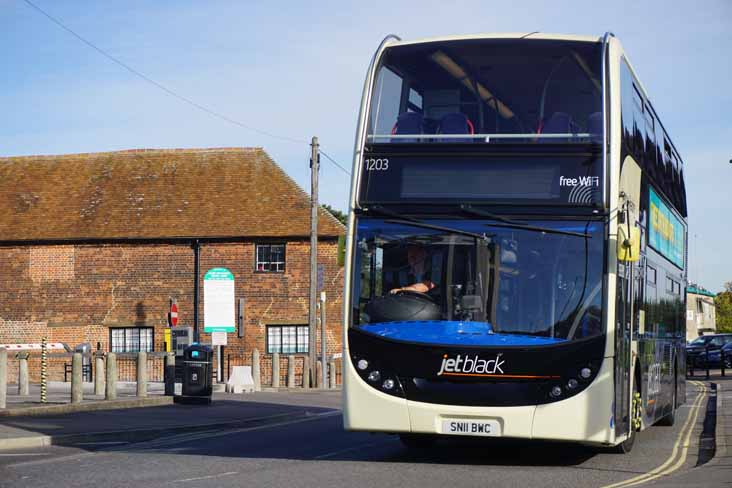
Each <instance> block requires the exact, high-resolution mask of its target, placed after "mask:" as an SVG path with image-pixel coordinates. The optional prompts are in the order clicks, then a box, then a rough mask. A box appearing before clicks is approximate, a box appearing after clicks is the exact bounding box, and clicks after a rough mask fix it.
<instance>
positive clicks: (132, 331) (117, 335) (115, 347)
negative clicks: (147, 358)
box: [109, 327, 154, 352]
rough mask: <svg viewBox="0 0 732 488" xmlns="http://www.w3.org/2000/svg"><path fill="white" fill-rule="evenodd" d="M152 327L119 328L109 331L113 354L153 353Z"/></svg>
mask: <svg viewBox="0 0 732 488" xmlns="http://www.w3.org/2000/svg"><path fill="white" fill-rule="evenodd" d="M153 331H154V329H153V328H152V327H119V328H114V329H109V344H110V351H111V352H140V351H143V352H152V351H153V350H154V349H153Z"/></svg>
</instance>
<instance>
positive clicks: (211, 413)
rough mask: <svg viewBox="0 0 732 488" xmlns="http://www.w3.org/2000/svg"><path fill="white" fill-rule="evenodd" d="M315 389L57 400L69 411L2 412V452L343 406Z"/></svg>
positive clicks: (131, 438)
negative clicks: (185, 399)
mask: <svg viewBox="0 0 732 488" xmlns="http://www.w3.org/2000/svg"><path fill="white" fill-rule="evenodd" d="M317 392H318V390H311V391H308V392H305V391H303V392H302V393H299V392H292V393H285V394H283V393H276V392H262V393H258V394H256V395H252V394H249V395H232V394H226V393H215V394H214V396H213V402H212V404H211V405H210V406H205V407H204V406H200V405H185V404H173V403H172V397H164V396H160V395H158V396H152V397H150V398H147V399H137V398H135V397H134V396H130V397H127V398H122V399H120V400H118V401H117V402H115V403H114V404H112V406H114V405H119V408H121V409H104V410H102V409H98V408H93V407H94V406H96V405H97V404H102V405H104V404H106V403H108V402H104V401H98V400H87V401H85V403H83V404H81V405H77V406H74V405H70V404H68V403H65V404H59V405H58V407H61V406H63V407H64V408H66V409H67V410H65V411H62V412H60V413H59V414H56V415H54V414H50V415H49V414H46V415H43V416H38V415H37V413H36V412H32V415H27V416H22V415H13V416H11V417H0V451H5V450H12V449H21V448H34V447H42V446H48V445H70V444H77V443H79V442H85V443H88V442H113V441H125V442H140V441H143V440H149V439H153V438H156V437H161V436H166V435H173V434H178V433H181V432H193V431H197V430H206V429H212V428H217V429H221V428H238V427H242V426H244V425H250V424H251V425H255V424H258V423H261V422H262V421H268V420H273V419H283V418H288V419H290V418H298V417H304V416H309V415H317V414H322V413H324V412H328V411H332V410H333V409H334V408H338V407H339V406H340V402H339V401H338V402H335V401H333V400H324V399H320V398H317V397H318V396H319V395H318V393H317ZM161 402H162V403H164V405H161ZM20 404H21V403H20V402H15V405H16V406H15V407H14V408H15V409H16V413H21V412H23V411H26V412H28V411H32V410H34V409H38V408H39V407H38V406H37V405H36V404H35V403H33V404H31V405H28V404H23V405H26V406H25V407H24V408H23V407H19V406H18V405H20ZM136 406H139V407H144V408H135V407H136ZM89 407H92V408H89ZM69 412H73V413H72V414H70V413H69Z"/></svg>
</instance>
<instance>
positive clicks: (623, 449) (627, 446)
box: [611, 367, 640, 454]
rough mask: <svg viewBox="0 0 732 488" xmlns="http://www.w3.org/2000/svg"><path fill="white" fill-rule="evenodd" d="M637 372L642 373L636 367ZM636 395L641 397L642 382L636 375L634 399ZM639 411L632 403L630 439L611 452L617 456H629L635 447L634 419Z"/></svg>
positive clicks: (629, 427) (629, 428) (629, 426)
mask: <svg viewBox="0 0 732 488" xmlns="http://www.w3.org/2000/svg"><path fill="white" fill-rule="evenodd" d="M636 371H640V370H639V369H637V367H636ZM636 395H640V381H639V380H638V378H637V374H636V380H635V382H634V384H633V397H634V398H635V397H636ZM637 410H638V409H637V408H636V405H635V403H631V407H630V422H629V425H628V432H629V433H628V438H627V439H625V440H624V441H623V442H621V443H620V444H618V445H617V446H614V447H613V448H612V449H611V451H612V452H614V453H616V454H628V453H629V452H630V451H632V450H633V446H634V445H635V438H636V437H637V434H636V428H635V422H634V417H635V415H636V411H637Z"/></svg>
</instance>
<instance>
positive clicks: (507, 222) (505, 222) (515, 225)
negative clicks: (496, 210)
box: [460, 205, 592, 239]
mask: <svg viewBox="0 0 732 488" xmlns="http://www.w3.org/2000/svg"><path fill="white" fill-rule="evenodd" d="M460 210H462V211H463V212H465V213H468V214H471V215H477V216H479V217H486V218H489V219H491V220H496V221H498V222H501V223H498V224H490V225H491V226H492V227H508V228H510V229H524V230H531V231H534V232H544V233H546V234H561V235H565V236H575V237H584V238H586V239H591V238H592V236H591V235H590V234H587V233H584V232H572V231H569V230H559V229H551V228H549V227H539V226H536V225H529V224H524V223H521V222H516V221H515V220H511V219H507V218H505V217H501V216H500V215H496V214H493V213H490V212H486V211H485V210H481V209H478V208H475V207H473V206H471V205H460Z"/></svg>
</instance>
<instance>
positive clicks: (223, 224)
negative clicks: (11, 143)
mask: <svg viewBox="0 0 732 488" xmlns="http://www.w3.org/2000/svg"><path fill="white" fill-rule="evenodd" d="M0 210H1V211H0V344H16V343H33V342H40V340H41V337H44V336H45V337H47V338H48V340H49V341H51V342H64V343H66V344H68V345H69V346H71V347H73V346H74V345H76V344H79V343H83V342H88V343H91V344H92V347H93V348H95V349H96V347H97V345H99V346H100V347H101V349H102V350H104V351H109V350H115V351H120V352H124V351H135V350H140V349H141V350H153V351H160V350H163V348H164V346H165V344H164V340H165V339H164V329H165V328H166V327H167V313H168V310H169V303H170V300H171V299H175V300H177V303H178V307H179V321H180V322H179V325H183V326H190V325H193V320H194V313H193V308H194V306H193V303H194V280H195V278H194V256H195V253H194V243H195V242H198V243H199V246H200V275H199V277H198V279H199V284H200V290H201V291H200V301H199V317H200V319H199V320H200V321H199V326H200V330H201V331H203V327H204V325H205V324H204V314H203V307H204V302H205V299H206V297H205V296H204V293H203V289H204V287H203V281H202V280H203V275H204V274H205V273H206V271H207V270H209V269H211V268H216V267H223V268H227V269H229V270H230V271H231V273H233V275H234V278H235V295H236V297H237V298H244V299H245V300H244V303H245V310H244V311H245V313H244V316H245V327H244V337H242V338H239V337H237V334H228V345H227V346H226V348H225V351H226V355H227V356H228V355H233V356H235V357H236V356H238V357H246V356H248V355H249V354H250V352H251V351H252V349H253V348H255V347H256V348H258V349H259V350H260V351H261V352H262V353H263V354H266V353H267V352H274V351H282V352H292V351H296V352H303V347H306V346H304V345H303V337H302V336H303V334H307V328H303V326H306V325H307V323H308V300H309V298H308V297H309V252H310V242H309V232H310V200H309V196H308V195H307V194H306V193H305V192H304V191H303V190H302V189H300V188H299V187H298V186H297V185H296V184H295V182H294V181H293V180H291V179H290V178H289V177H288V176H287V175H286V174H285V173H284V171H282V169H281V168H280V167H279V166H277V164H276V163H275V162H274V161H273V160H272V159H271V158H270V157H269V156H268V155H267V154H266V153H265V151H264V150H262V149H260V148H224V149H175V150H131V151H120V152H109V153H90V154H71V155H62V156H28V157H9V158H0ZM344 230H345V229H344V227H343V226H342V225H341V224H340V223H339V222H338V221H337V220H336V219H335V218H334V217H332V216H331V215H330V214H329V213H328V212H326V211H322V210H321V212H320V218H319V228H318V233H319V246H318V261H319V263H320V264H321V265H323V266H324V273H323V274H324V280H323V281H324V291H325V292H326V293H327V297H328V301H327V307H326V312H327V317H328V321H327V324H328V327H327V344H328V350H329V353H334V352H336V351H339V350H340V346H341V308H342V288H343V270H342V268H341V267H339V265H338V259H337V257H338V256H337V253H338V237H339V236H341V235H343V234H344ZM298 339H299V340H298ZM293 341H294V344H293ZM201 342H204V343H206V342H210V336H209V335H208V334H203V333H202V334H201ZM305 344H307V340H306V338H305ZM318 350H319V349H318Z"/></svg>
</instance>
